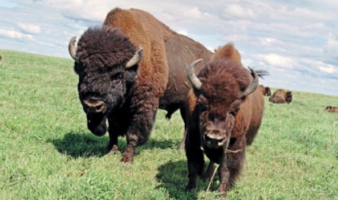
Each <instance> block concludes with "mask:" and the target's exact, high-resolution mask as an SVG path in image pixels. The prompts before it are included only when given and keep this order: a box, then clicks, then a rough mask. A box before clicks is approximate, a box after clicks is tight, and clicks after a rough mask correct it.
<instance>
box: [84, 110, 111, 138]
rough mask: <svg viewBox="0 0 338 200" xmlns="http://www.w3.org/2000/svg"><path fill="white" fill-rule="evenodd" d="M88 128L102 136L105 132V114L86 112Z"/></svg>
mask: <svg viewBox="0 0 338 200" xmlns="http://www.w3.org/2000/svg"><path fill="white" fill-rule="evenodd" d="M87 126H88V129H89V130H90V131H91V132H92V133H93V134H95V135H97V136H102V135H104V134H105V133H106V132H107V125H106V116H105V115H104V114H101V113H98V114H92V113H91V114H87Z"/></svg>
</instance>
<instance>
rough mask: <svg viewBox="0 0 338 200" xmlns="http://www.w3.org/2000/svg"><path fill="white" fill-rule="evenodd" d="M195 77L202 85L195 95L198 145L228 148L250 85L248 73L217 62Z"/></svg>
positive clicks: (233, 64) (228, 62)
mask: <svg viewBox="0 0 338 200" xmlns="http://www.w3.org/2000/svg"><path fill="white" fill-rule="evenodd" d="M198 78H199V79H200V81H201V83H202V86H201V87H200V89H199V90H195V95H196V96H197V98H198V99H197V107H198V109H199V128H200V133H201V143H202V144H204V145H206V146H207V147H208V148H211V149H218V148H222V147H227V145H228V144H229V142H230V139H231V133H232V130H233V127H234V124H235V120H236V116H237V114H238V112H239V110H240V106H241V103H242V102H243V100H244V99H245V96H243V91H245V89H246V88H247V87H248V86H249V84H250V79H249V77H248V73H247V70H246V69H244V68H243V67H241V66H238V64H237V63H235V62H232V61H231V60H227V59H220V60H214V61H213V62H212V63H209V64H208V65H207V66H206V67H204V68H203V69H202V70H201V72H200V74H199V76H198ZM256 87H257V85H256Z"/></svg>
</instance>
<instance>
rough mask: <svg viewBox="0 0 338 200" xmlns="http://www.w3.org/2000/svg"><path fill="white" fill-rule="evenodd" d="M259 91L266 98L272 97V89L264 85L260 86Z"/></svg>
mask: <svg viewBox="0 0 338 200" xmlns="http://www.w3.org/2000/svg"><path fill="white" fill-rule="evenodd" d="M259 89H260V90H261V91H262V93H263V95H264V96H271V90H270V87H265V86H264V85H259Z"/></svg>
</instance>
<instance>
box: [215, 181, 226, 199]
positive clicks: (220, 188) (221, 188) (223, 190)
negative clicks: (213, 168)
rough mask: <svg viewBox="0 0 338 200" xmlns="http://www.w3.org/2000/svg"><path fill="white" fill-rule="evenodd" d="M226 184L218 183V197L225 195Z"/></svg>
mask: <svg viewBox="0 0 338 200" xmlns="http://www.w3.org/2000/svg"><path fill="white" fill-rule="evenodd" d="M226 187H227V186H226V184H225V183H221V184H220V185H219V188H218V191H219V192H220V194H219V195H217V196H219V197H226V196H227V189H226Z"/></svg>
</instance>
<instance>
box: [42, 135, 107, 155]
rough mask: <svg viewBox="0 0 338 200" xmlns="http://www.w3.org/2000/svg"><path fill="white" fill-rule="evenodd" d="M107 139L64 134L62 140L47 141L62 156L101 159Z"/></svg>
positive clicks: (104, 152)
mask: <svg viewBox="0 0 338 200" xmlns="http://www.w3.org/2000/svg"><path fill="white" fill-rule="evenodd" d="M108 141H109V138H108V137H105V136H103V137H97V136H95V135H93V134H88V133H74V132H70V133H66V134H65V135H64V137H63V138H58V139H48V140H47V142H50V143H53V144H54V146H55V148H56V149H57V150H58V151H59V152H60V153H62V154H66V155H69V156H71V157H73V158H79V157H91V156H96V157H101V156H104V155H105V154H106V146H107V144H108Z"/></svg>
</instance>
